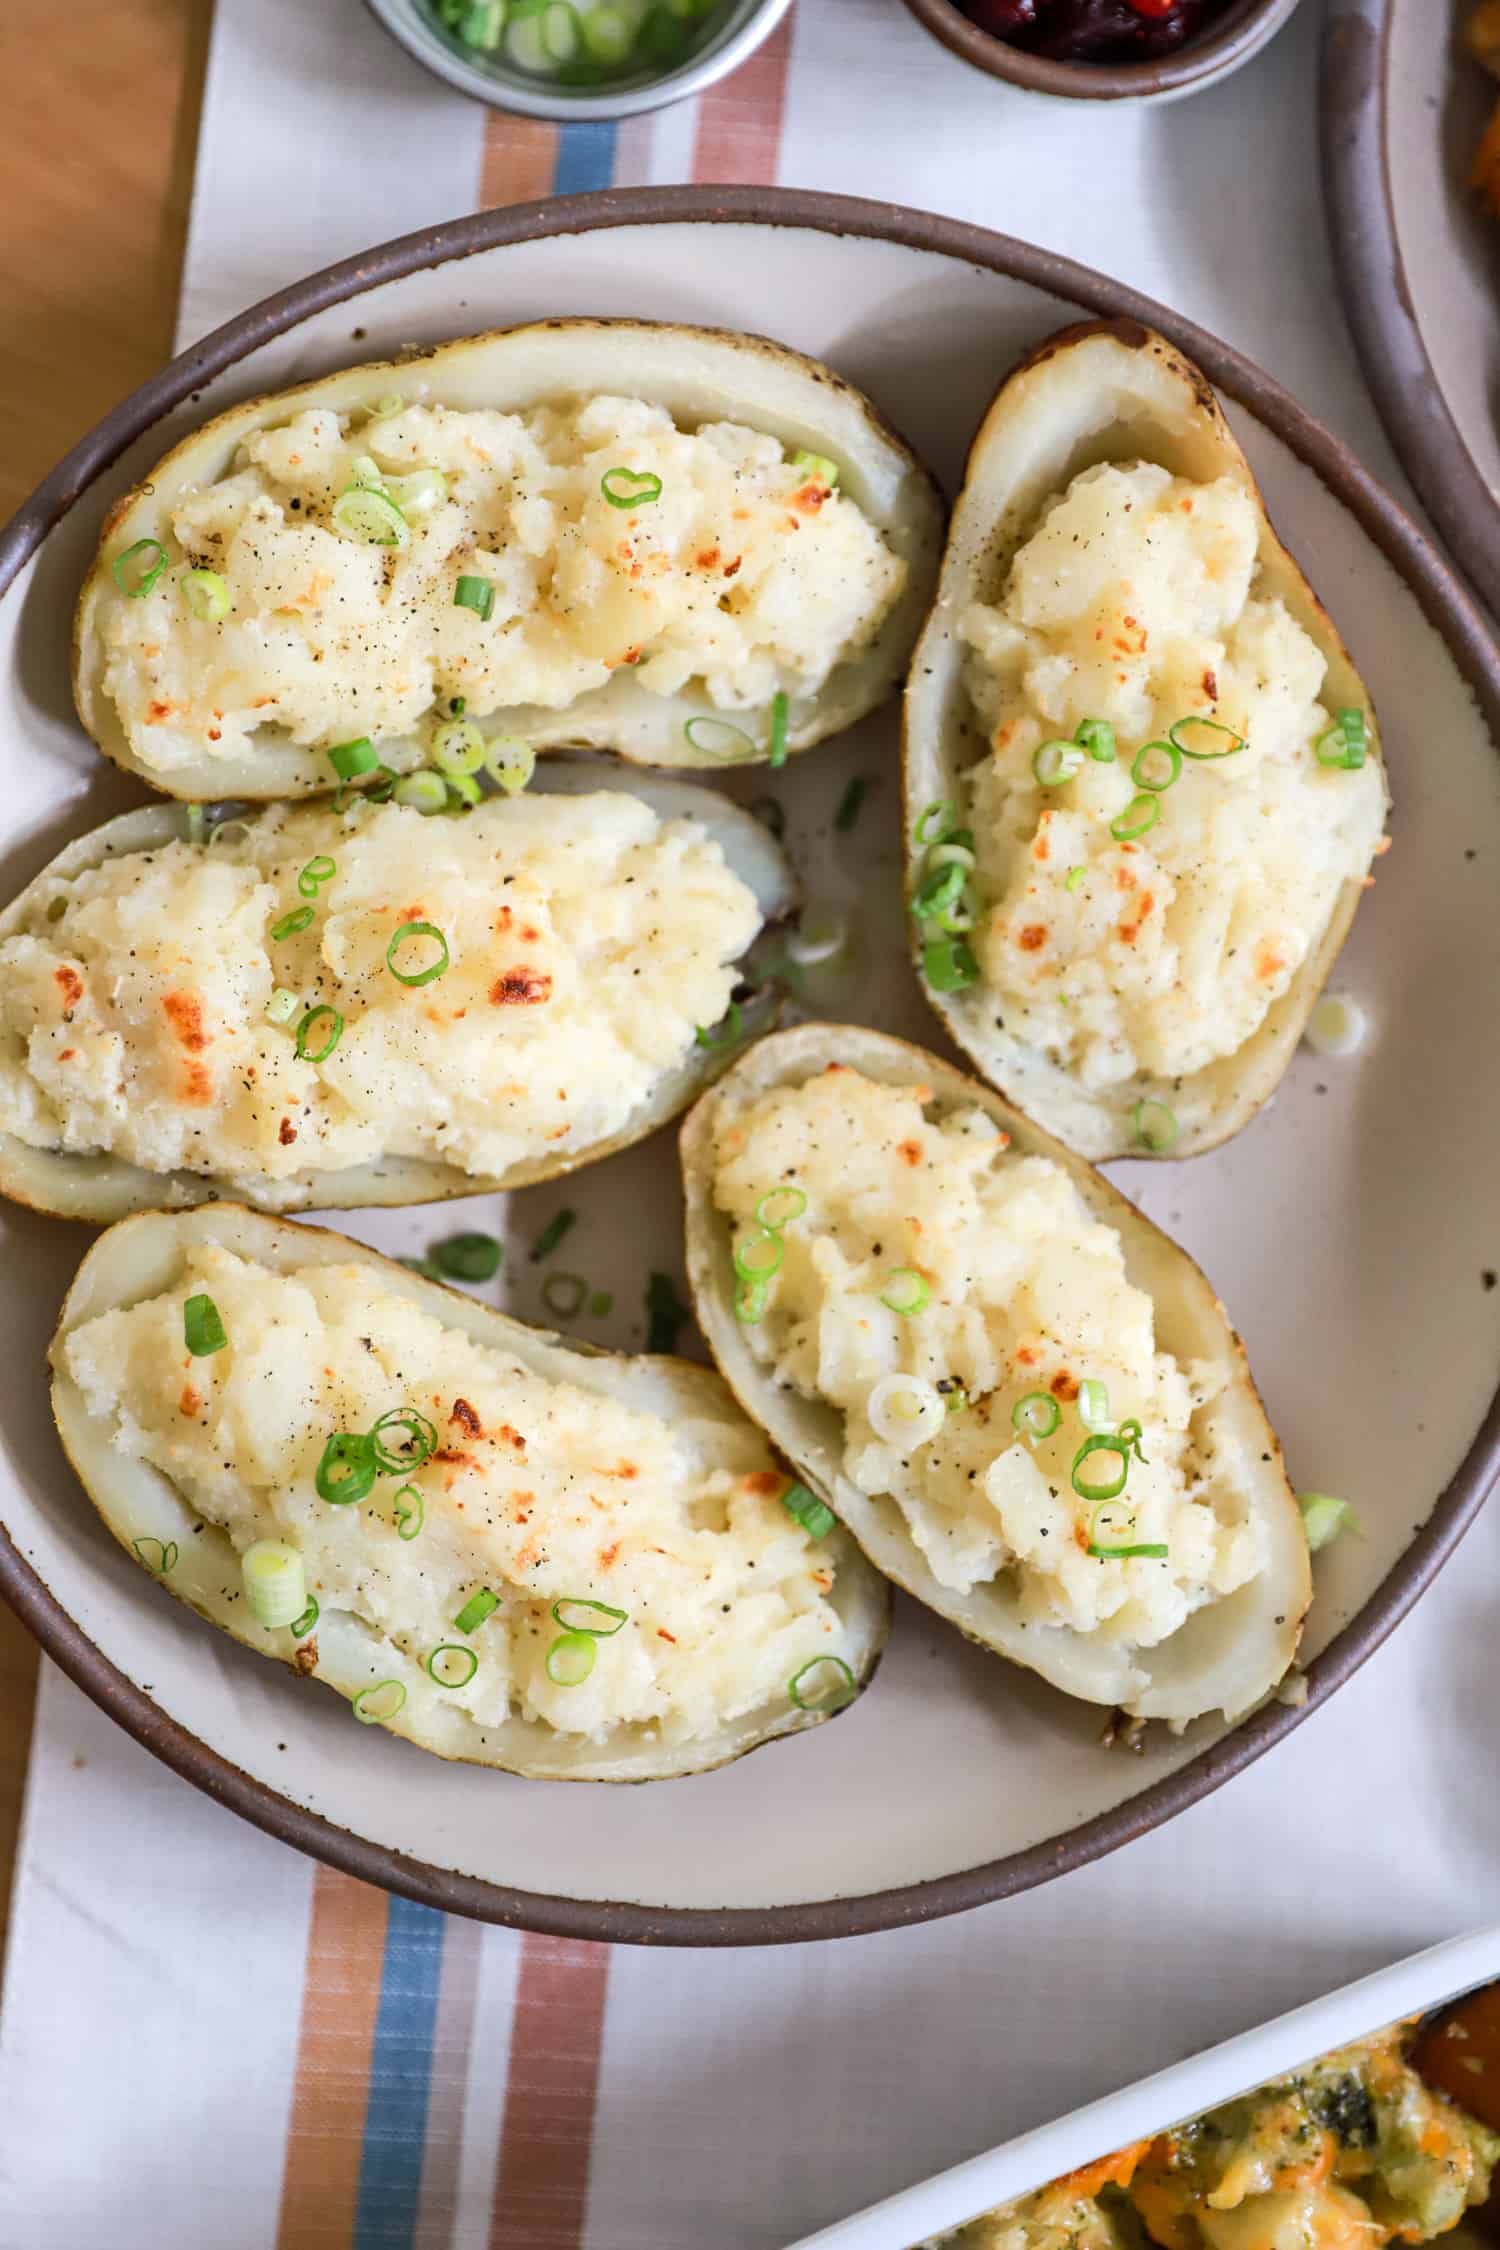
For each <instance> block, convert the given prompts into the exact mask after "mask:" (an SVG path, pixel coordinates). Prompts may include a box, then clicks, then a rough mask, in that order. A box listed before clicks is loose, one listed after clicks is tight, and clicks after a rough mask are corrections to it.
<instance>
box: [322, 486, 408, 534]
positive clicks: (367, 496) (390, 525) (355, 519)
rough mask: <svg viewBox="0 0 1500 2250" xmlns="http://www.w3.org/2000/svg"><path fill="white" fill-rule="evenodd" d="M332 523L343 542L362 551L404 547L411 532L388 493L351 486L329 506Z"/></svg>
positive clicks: (365, 487) (366, 487) (368, 487)
mask: <svg viewBox="0 0 1500 2250" xmlns="http://www.w3.org/2000/svg"><path fill="white" fill-rule="evenodd" d="M333 520H334V522H335V524H337V526H338V528H339V530H340V531H342V532H343V533H344V534H345V536H346V537H347V538H350V539H357V540H359V541H360V542H361V543H362V545H364V546H366V547H405V546H407V545H408V544H409V543H410V540H411V531H410V528H409V526H408V524H407V521H406V518H405V516H403V515H402V513H401V510H400V509H399V508H398V507H397V505H396V503H395V501H394V500H393V499H392V498H391V496H390V494H389V493H388V492H377V491H376V490H375V489H374V487H373V486H372V485H368V484H351V485H350V486H349V487H348V489H347V490H346V491H344V492H341V493H340V494H339V496H338V498H337V500H335V501H334V503H333Z"/></svg>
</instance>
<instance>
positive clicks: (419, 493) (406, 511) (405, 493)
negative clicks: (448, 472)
mask: <svg viewBox="0 0 1500 2250" xmlns="http://www.w3.org/2000/svg"><path fill="white" fill-rule="evenodd" d="M384 489H385V492H386V495H387V497H388V498H389V499H391V500H394V501H395V503H396V505H397V507H398V508H399V509H400V510H401V513H402V514H403V515H404V516H425V515H426V514H427V512H428V510H429V509H430V508H436V507H437V506H438V505H439V504H440V502H442V501H444V500H446V499H447V497H448V479H447V478H446V477H445V476H444V475H443V472H442V470H441V469H413V470H412V473H411V475H410V476H408V477H391V478H389V479H388V480H387V482H386V485H385V488H384Z"/></svg>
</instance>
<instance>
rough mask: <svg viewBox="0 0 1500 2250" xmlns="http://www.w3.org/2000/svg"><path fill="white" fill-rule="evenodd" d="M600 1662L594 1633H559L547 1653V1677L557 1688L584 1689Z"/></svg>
mask: <svg viewBox="0 0 1500 2250" xmlns="http://www.w3.org/2000/svg"><path fill="white" fill-rule="evenodd" d="M598 1661H599V1644H598V1642H597V1640H596V1639H595V1638H594V1635H593V1634H592V1633H559V1635H558V1636H557V1639H556V1640H555V1641H554V1642H553V1643H552V1646H551V1647H550V1648H549V1649H548V1651H547V1658H546V1663H547V1677H548V1679H549V1680H551V1681H552V1682H553V1683H554V1684H555V1685H556V1686H557V1687H582V1685H583V1683H584V1681H585V1680H586V1679H587V1678H588V1676H589V1674H590V1672H592V1671H593V1669H594V1666H595V1665H596V1664H597V1663H598Z"/></svg>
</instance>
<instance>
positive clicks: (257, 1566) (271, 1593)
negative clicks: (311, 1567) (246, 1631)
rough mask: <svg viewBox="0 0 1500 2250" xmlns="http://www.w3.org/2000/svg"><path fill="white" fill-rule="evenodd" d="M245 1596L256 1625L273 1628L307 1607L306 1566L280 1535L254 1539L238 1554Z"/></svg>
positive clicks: (298, 1614) (274, 1630) (299, 1614)
mask: <svg viewBox="0 0 1500 2250" xmlns="http://www.w3.org/2000/svg"><path fill="white" fill-rule="evenodd" d="M240 1577H241V1579H242V1580H243V1582H244V1588H245V1599H246V1601H247V1602H248V1603H249V1604H250V1614H251V1616H252V1617H253V1618H254V1619H255V1622H256V1624H257V1625H264V1626H266V1627H267V1628H268V1629H269V1630H270V1631H272V1632H276V1631H279V1629H280V1628H281V1627H282V1626H283V1625H290V1624H291V1623H292V1620H293V1619H294V1618H298V1617H300V1616H301V1615H302V1613H303V1611H304V1610H305V1609H306V1607H307V1570H306V1567H305V1565H304V1563H303V1560H302V1557H301V1555H300V1554H298V1552H297V1550H296V1548H295V1547H289V1546H288V1545H287V1543H286V1541H285V1540H284V1539H257V1540H255V1541H254V1542H253V1543H252V1544H251V1545H250V1546H248V1547H247V1548H246V1549H245V1552H244V1553H243V1554H242V1555H241V1557H240Z"/></svg>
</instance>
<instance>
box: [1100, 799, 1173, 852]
mask: <svg viewBox="0 0 1500 2250" xmlns="http://www.w3.org/2000/svg"><path fill="white" fill-rule="evenodd" d="M1160 818H1161V804H1160V802H1159V800H1158V799H1157V798H1155V797H1152V796H1148V795H1147V794H1145V793H1144V792H1142V794H1141V795H1140V796H1139V797H1132V798H1131V800H1130V802H1129V804H1128V805H1127V806H1126V807H1125V810H1124V811H1123V812H1122V813H1116V814H1115V817H1114V819H1113V820H1112V821H1111V822H1110V824H1109V832H1110V834H1111V836H1113V837H1115V838H1116V840H1117V841H1118V842H1120V843H1122V844H1123V843H1128V842H1129V840H1130V838H1131V837H1133V836H1144V835H1145V833H1146V830H1147V829H1148V828H1154V827H1155V826H1156V823H1157V822H1158V820H1159V819H1160Z"/></svg>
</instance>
